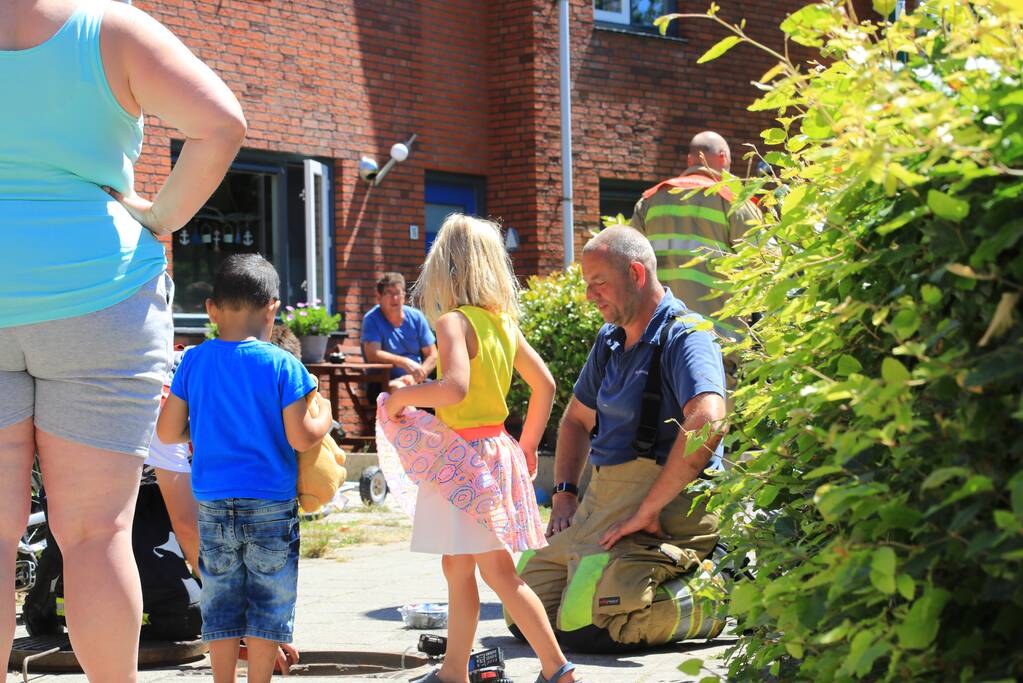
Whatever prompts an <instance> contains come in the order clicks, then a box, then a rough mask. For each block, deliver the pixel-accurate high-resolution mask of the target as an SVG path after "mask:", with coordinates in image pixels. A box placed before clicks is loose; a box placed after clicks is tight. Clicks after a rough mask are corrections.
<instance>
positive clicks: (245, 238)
mask: <svg viewBox="0 0 1023 683" xmlns="http://www.w3.org/2000/svg"><path fill="white" fill-rule="evenodd" d="M242 244H244V245H245V246H246V247H251V246H252V231H251V230H246V231H245V232H244V233H242Z"/></svg>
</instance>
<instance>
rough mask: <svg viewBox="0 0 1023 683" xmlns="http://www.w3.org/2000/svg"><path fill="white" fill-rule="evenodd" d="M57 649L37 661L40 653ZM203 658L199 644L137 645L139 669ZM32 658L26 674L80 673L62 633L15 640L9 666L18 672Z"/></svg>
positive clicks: (162, 641) (203, 654)
mask: <svg viewBox="0 0 1023 683" xmlns="http://www.w3.org/2000/svg"><path fill="white" fill-rule="evenodd" d="M54 648H57V651H56V652H52V653H50V654H47V655H43V656H41V657H37V656H36V655H39V654H40V653H42V652H47V651H49V650H53V649H54ZM205 656H206V644H205V643H203V642H202V641H201V640H189V641H181V642H175V641H165V640H154V641H143V642H142V643H140V644H139V668H140V669H144V668H152V667H158V666H173V665H175V664H185V663H187V662H194V661H197V660H199V659H202V658H203V657H205ZM28 657H32V659H31V661H29V670H30V671H81V670H82V667H81V666H80V665H79V664H78V659H77V658H75V653H74V652H73V651H72V650H71V641H70V640H69V639H68V636H67V634H66V633H61V634H55V635H46V636H29V637H27V638H15V639H14V643H13V645H12V646H11V658H10V666H11V667H12V668H15V669H17V670H19V671H20V670H21V667H22V664H23V663H24V662H25V659H26V658H28Z"/></svg>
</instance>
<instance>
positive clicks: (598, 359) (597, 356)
mask: <svg viewBox="0 0 1023 683" xmlns="http://www.w3.org/2000/svg"><path fill="white" fill-rule="evenodd" d="M591 353H592V354H593V364H594V365H596V366H597V374H598V376H599V377H600V382H598V383H597V393H598V394H599V393H600V384H601V383H603V381H604V373H605V372H607V362H608V360H610V359H611V347H610V346H608V345H607V340H606V339H601V338H600V335H597V340H596V341H595V342H593V351H591ZM598 431H600V411H599V410H595V411H594V412H593V429H591V430H590V441H593V439H595V438H596V437H597V432H598Z"/></svg>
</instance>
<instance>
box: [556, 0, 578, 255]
mask: <svg viewBox="0 0 1023 683" xmlns="http://www.w3.org/2000/svg"><path fill="white" fill-rule="evenodd" d="M568 17H569V14H568V0H559V1H558V55H559V57H560V62H561V69H560V71H561V74H560V81H561V82H560V85H561V187H562V188H563V189H562V191H563V193H564V194H563V195H562V197H561V222H562V230H563V239H564V243H565V248H564V254H565V259H564V266H565V269H566V270H567V269H568V267H569V266H570V265H572V262H573V261H575V230H574V229H573V226H572V223H573V217H572V79H571V68H570V64H569V48H570V44H569V41H568Z"/></svg>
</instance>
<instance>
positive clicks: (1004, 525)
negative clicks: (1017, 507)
mask: <svg viewBox="0 0 1023 683" xmlns="http://www.w3.org/2000/svg"><path fill="white" fill-rule="evenodd" d="M995 526H997V527H998V528H999V529H1001V530H1002V531H1008V532H1010V533H1018V532H1019V531H1020V529H1021V528H1023V525H1021V524H1020V521H1019V520H1018V519H1016V516H1015V515H1014V514H1012V513H1011V512H1009V511H1008V510H995Z"/></svg>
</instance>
